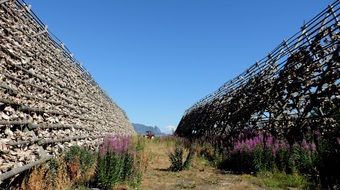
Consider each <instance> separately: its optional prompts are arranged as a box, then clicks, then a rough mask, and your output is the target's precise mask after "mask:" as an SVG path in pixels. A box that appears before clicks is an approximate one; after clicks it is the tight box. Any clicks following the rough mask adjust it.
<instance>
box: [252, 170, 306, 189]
mask: <svg viewBox="0 0 340 190" xmlns="http://www.w3.org/2000/svg"><path fill="white" fill-rule="evenodd" d="M257 177H258V178H259V179H260V180H261V181H262V183H263V184H264V185H265V186H266V187H270V188H283V189H288V188H290V187H293V188H298V189H306V188H308V187H309V186H310V184H309V183H308V180H307V179H306V177H304V176H301V175H298V174H286V173H283V172H259V173H258V174H257Z"/></svg>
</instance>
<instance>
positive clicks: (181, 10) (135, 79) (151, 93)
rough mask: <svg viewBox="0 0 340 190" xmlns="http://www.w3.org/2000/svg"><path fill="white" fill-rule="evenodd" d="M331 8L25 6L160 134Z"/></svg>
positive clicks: (307, 4) (177, 1)
mask: <svg viewBox="0 0 340 190" xmlns="http://www.w3.org/2000/svg"><path fill="white" fill-rule="evenodd" d="M95 2H96V3H95ZM331 2H332V1H330V0H323V1H321V0H309V1H307V0H281V1H278V0H266V1H252V0H248V1H245V0H239V1H236V0H235V1H231V0H230V1H228V0H223V1H222V0H117V1H115V0H105V1H104V0H102V1H88V0H58V1H42V0H27V3H29V4H31V5H32V9H33V10H34V11H35V13H36V14H37V15H38V16H39V17H40V18H41V19H42V21H43V22H44V23H46V24H47V25H48V26H49V29H50V31H52V32H53V33H54V34H55V35H56V36H57V37H58V38H59V39H61V40H62V41H63V42H64V43H65V44H66V45H67V46H68V48H69V49H70V50H71V51H72V53H73V54H74V55H75V57H76V58H77V59H78V60H79V61H80V62H81V63H83V65H84V66H85V67H86V68H87V69H88V70H89V72H90V73H91V74H92V75H93V76H94V78H95V80H96V81H97V82H98V83H99V84H100V85H101V87H102V88H103V89H104V90H106V91H107V92H108V94H109V95H110V96H111V97H112V98H113V100H114V101H116V102H117V103H118V104H119V105H120V106H121V107H122V108H123V109H124V110H125V111H126V112H127V114H128V116H129V118H130V121H131V122H137V123H142V124H147V125H157V126H159V127H161V129H162V130H168V128H169V127H168V126H177V124H178V122H179V121H180V119H181V116H182V114H183V113H184V111H185V109H187V108H188V107H190V106H191V105H192V104H194V103H195V102H196V101H197V100H199V99H200V98H202V97H203V96H205V95H207V94H209V93H210V92H212V91H214V90H216V89H217V88H218V87H219V86H221V85H222V84H223V83H224V82H226V81H228V80H229V79H232V78H233V77H234V76H236V75H237V74H239V73H241V72H242V71H243V70H245V69H246V68H247V67H249V66H250V65H252V64H254V63H255V62H256V61H257V60H259V59H261V58H262V57H263V56H265V55H266V54H267V53H268V52H269V51H270V50H271V49H273V48H274V47H276V45H277V44H279V43H280V42H282V40H283V39H284V38H287V37H289V36H291V35H292V34H294V33H295V32H297V31H298V30H299V28H300V27H301V25H302V23H303V21H304V20H306V21H307V20H309V19H310V18H312V17H313V16H314V15H316V14H317V13H318V12H319V11H321V10H322V9H324V8H325V7H326V6H327V5H328V4H330V3H331Z"/></svg>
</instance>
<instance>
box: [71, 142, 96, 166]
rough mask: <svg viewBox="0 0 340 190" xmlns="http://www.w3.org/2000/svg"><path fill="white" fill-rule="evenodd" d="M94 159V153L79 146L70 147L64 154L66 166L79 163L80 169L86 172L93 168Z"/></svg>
mask: <svg viewBox="0 0 340 190" xmlns="http://www.w3.org/2000/svg"><path fill="white" fill-rule="evenodd" d="M95 160H96V157H95V155H94V153H92V152H91V151H89V150H86V149H85V148H81V147H79V146H72V147H70V149H69V150H68V151H67V152H66V153H65V161H66V163H67V164H72V163H74V162H75V161H79V164H80V169H81V171H82V172H86V171H87V170H88V169H89V168H91V167H93V165H94V163H95Z"/></svg>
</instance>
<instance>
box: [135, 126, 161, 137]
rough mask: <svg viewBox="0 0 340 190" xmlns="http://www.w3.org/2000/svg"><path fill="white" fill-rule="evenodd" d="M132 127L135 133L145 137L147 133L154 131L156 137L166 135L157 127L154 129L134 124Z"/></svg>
mask: <svg viewBox="0 0 340 190" xmlns="http://www.w3.org/2000/svg"><path fill="white" fill-rule="evenodd" d="M132 126H133V128H134V129H135V131H136V132H137V133H138V134H140V135H144V134H145V133H146V131H152V132H153V133H154V134H155V135H156V136H162V135H165V134H164V133H162V131H161V130H160V129H159V128H158V127H157V126H154V127H152V126H147V125H143V124H138V123H132Z"/></svg>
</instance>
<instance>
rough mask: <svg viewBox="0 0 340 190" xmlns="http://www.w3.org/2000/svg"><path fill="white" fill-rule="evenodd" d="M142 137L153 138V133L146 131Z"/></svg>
mask: <svg viewBox="0 0 340 190" xmlns="http://www.w3.org/2000/svg"><path fill="white" fill-rule="evenodd" d="M144 137H146V138H148V139H153V138H154V137H155V134H154V133H153V132H152V131H146V134H145V135H144Z"/></svg>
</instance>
